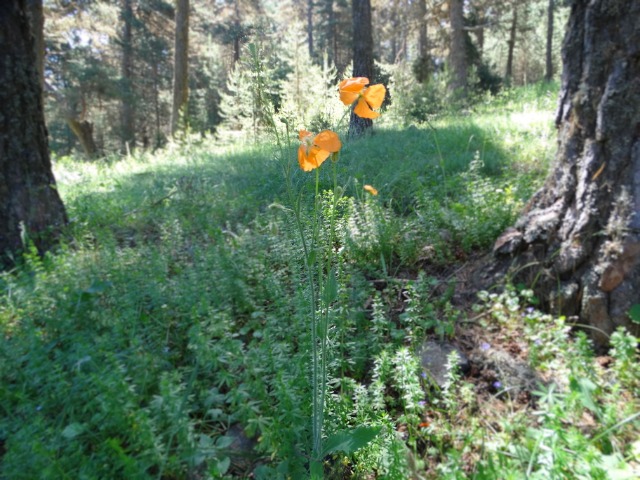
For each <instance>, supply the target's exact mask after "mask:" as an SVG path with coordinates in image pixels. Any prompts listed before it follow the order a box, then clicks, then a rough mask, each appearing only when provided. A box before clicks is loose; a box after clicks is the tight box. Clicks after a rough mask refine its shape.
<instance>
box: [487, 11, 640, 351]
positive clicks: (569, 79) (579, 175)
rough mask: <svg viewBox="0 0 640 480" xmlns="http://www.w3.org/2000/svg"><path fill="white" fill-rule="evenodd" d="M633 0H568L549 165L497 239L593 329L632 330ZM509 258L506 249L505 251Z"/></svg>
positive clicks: (636, 131) (637, 70)
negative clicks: (541, 183) (553, 145)
mask: <svg viewBox="0 0 640 480" xmlns="http://www.w3.org/2000/svg"><path fill="white" fill-rule="evenodd" d="M639 18H640V0H590V1H587V0H575V1H574V2H573V4H572V7H571V13H570V18H569V25H568V31H567V34H566V37H565V40H564V44H563V52H562V53H563V54H562V56H563V73H562V88H561V92H560V100H559V107H558V113H557V117H556V123H557V126H558V129H559V134H558V152H557V156H556V162H555V167H554V169H553V171H552V173H551V174H550V176H549V177H548V179H547V181H546V184H545V185H544V187H543V188H542V189H541V190H540V191H539V192H537V193H536V194H535V195H534V197H533V198H532V199H531V201H530V202H529V206H528V208H527V210H525V212H524V214H523V216H522V217H521V218H520V219H519V221H518V222H517V224H516V226H515V228H513V229H510V230H509V231H507V232H505V233H504V234H503V235H502V236H501V237H500V238H499V239H498V241H497V242H496V245H495V247H494V253H495V254H496V255H497V256H498V257H503V258H504V256H512V255H513V256H515V265H516V266H517V265H523V266H524V265H533V266H528V267H526V268H521V269H520V274H519V276H520V277H522V279H523V280H524V281H528V282H529V284H532V283H534V281H535V289H536V290H537V291H538V293H539V294H540V296H541V298H544V299H546V301H547V303H548V306H549V307H551V308H552V309H553V310H555V311H556V312H561V313H562V314H564V315H569V316H572V315H576V316H578V318H577V320H578V321H579V322H580V323H582V324H588V325H591V326H592V327H595V329H598V330H594V331H601V332H603V334H601V333H598V334H596V335H595V339H596V340H597V342H598V343H601V344H605V343H606V342H607V336H606V335H604V334H607V335H608V334H610V333H611V332H612V331H613V330H614V329H615V328H616V327H618V326H622V325H624V326H627V327H630V328H631V329H632V330H634V331H635V332H638V328H637V327H638V326H637V325H635V326H634V325H633V324H632V323H631V321H630V318H629V316H628V312H629V309H630V308H631V307H632V306H633V305H634V304H637V303H640V29H638V25H637V22H638V19H639ZM508 261H509V262H513V259H510V260H508Z"/></svg>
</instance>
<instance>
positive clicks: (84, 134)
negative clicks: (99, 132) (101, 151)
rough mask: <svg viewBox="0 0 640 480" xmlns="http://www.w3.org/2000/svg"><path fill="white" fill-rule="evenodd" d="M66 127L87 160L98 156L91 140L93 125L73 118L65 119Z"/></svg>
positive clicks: (93, 141)
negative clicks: (67, 126) (76, 140)
mask: <svg viewBox="0 0 640 480" xmlns="http://www.w3.org/2000/svg"><path fill="white" fill-rule="evenodd" d="M67 125H69V128H70V129H71V131H72V132H73V134H74V135H75V136H76V138H77V139H78V142H80V146H81V147H82V151H83V152H84V154H85V156H86V157H87V158H88V159H90V160H91V159H94V158H96V157H97V156H98V147H97V146H96V142H95V140H94V139H93V123H91V122H89V121H87V120H78V119H76V118H73V117H67Z"/></svg>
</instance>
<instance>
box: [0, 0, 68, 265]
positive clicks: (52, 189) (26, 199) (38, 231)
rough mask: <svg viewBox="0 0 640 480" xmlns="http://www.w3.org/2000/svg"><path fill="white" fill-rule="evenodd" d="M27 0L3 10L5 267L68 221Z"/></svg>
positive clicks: (0, 219)
mask: <svg viewBox="0 0 640 480" xmlns="http://www.w3.org/2000/svg"><path fill="white" fill-rule="evenodd" d="M37 62H38V60H37V56H36V49H35V46H34V37H33V36H32V33H31V28H30V25H29V18H28V11H27V2H26V0H6V1H5V3H4V5H3V7H2V8H0V85H2V88H0V263H5V264H6V263H7V259H8V254H9V253H10V252H15V251H17V250H19V249H20V248H21V246H22V236H23V230H24V233H26V234H27V235H28V236H29V238H31V239H32V240H33V241H34V243H35V245H36V246H37V247H38V249H39V250H40V251H44V250H46V249H47V248H49V247H50V246H51V245H52V244H53V243H54V241H55V240H56V238H57V237H58V235H59V233H60V229H61V227H62V226H63V225H64V224H65V223H66V222H67V217H66V214H65V210H64V206H63V204H62V201H61V200H60V196H59V195H58V191H57V190H56V186H55V179H54V177H53V173H52V171H51V161H50V158H49V149H48V145H47V130H46V127H45V124H44V114H43V106H42V94H41V84H40V81H39V72H38V66H37Z"/></svg>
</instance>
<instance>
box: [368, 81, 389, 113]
mask: <svg viewBox="0 0 640 480" xmlns="http://www.w3.org/2000/svg"><path fill="white" fill-rule="evenodd" d="M386 93H387V89H386V88H384V85H382V84H377V85H371V86H370V87H369V88H367V89H366V90H365V91H364V92H363V93H362V96H363V97H364V99H365V100H366V101H367V103H368V104H369V106H370V107H371V108H380V106H381V105H382V102H384V96H385V95H386Z"/></svg>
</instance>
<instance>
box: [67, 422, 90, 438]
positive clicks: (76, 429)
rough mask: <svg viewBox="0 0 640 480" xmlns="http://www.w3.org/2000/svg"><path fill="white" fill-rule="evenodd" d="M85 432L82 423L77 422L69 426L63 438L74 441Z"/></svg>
mask: <svg viewBox="0 0 640 480" xmlns="http://www.w3.org/2000/svg"><path fill="white" fill-rule="evenodd" d="M84 430H85V427H84V425H82V424H81V423H77V422H75V423H71V424H69V425H67V426H66V427H65V429H64V430H63V431H62V436H63V437H64V438H66V439H67V440H73V439H74V438H76V437H77V436H78V435H80V434H82V433H83V432H84Z"/></svg>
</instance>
